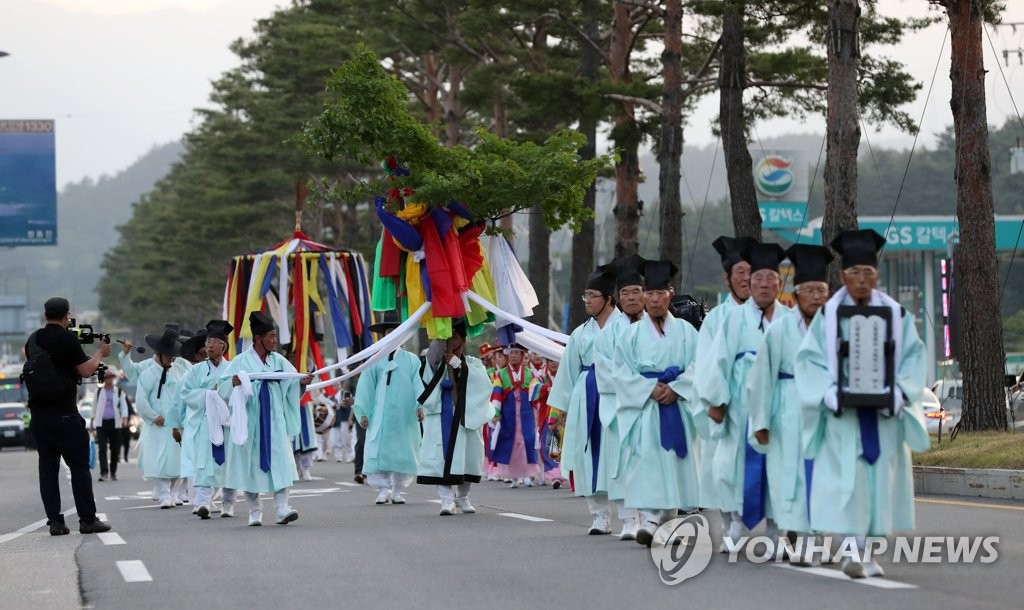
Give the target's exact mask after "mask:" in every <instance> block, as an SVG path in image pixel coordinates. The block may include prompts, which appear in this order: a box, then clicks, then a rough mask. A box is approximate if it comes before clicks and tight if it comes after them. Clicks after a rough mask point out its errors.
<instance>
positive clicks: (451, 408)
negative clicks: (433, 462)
mask: <svg viewBox="0 0 1024 610" xmlns="http://www.w3.org/2000/svg"><path fill="white" fill-rule="evenodd" d="M453 417H455V402H454V401H453V400H452V381H451V379H442V380H441V444H442V445H444V454H445V455H448V440H449V439H448V437H449V436H451V429H452V418H453Z"/></svg>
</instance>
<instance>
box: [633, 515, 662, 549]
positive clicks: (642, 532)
mask: <svg viewBox="0 0 1024 610" xmlns="http://www.w3.org/2000/svg"><path fill="white" fill-rule="evenodd" d="M656 531H658V524H657V523H655V522H654V521H647V522H645V523H644V524H643V525H642V526H640V527H639V528H638V529H637V530H636V541H637V542H638V543H640V544H642V545H644V546H646V547H648V548H650V546H651V543H652V542H654V533H655V532H656Z"/></svg>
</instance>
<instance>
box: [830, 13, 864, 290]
mask: <svg viewBox="0 0 1024 610" xmlns="http://www.w3.org/2000/svg"><path fill="white" fill-rule="evenodd" d="M859 20H860V3H859V1H858V0H828V37H827V39H826V41H827V44H828V112H827V113H826V117H825V133H826V142H827V144H826V146H827V149H826V151H825V216H824V218H823V219H822V224H821V235H822V240H824V242H825V244H829V243H831V242H832V239H833V238H835V236H836V235H838V234H840V233H842V232H843V231H846V230H848V229H856V228H857V149H858V147H860V105H859V104H858V102H857V66H858V64H859V62H860V42H859V27H860V26H859ZM839 268H840V267H839V258H838V257H836V260H835V261H833V262H832V264H831V265H829V269H828V280H829V282H828V283H829V287H830V288H832V289H836V288H838V287H839Z"/></svg>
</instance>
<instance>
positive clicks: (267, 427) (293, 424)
mask: <svg viewBox="0 0 1024 610" xmlns="http://www.w3.org/2000/svg"><path fill="white" fill-rule="evenodd" d="M249 327H250V329H251V334H252V346H251V347H250V348H249V349H247V350H245V351H244V352H242V353H241V354H239V355H238V356H237V357H236V358H235V359H234V360H232V361H231V362H230V363H229V364H228V368H227V370H226V371H225V372H224V375H223V376H222V377H221V380H220V383H219V384H218V392H219V393H220V396H221V398H222V399H224V400H225V401H226V402H228V403H229V404H230V405H231V409H232V413H231V418H232V423H231V427H232V430H231V437H232V442H233V443H235V445H236V446H235V447H232V448H231V451H230V456H231V459H230V460H229V461H228V462H227V473H226V475H225V477H224V486H225V487H228V488H231V489H238V490H243V491H245V500H246V503H247V504H248V506H249V525H251V526H259V525H263V504H262V500H261V498H260V494H261V493H273V494H274V505H275V507H276V509H277V514H276V519H275V521H276V523H278V524H279V525H285V524H287V523H291V522H292V521H295V520H296V519H298V518H299V513H298V511H296V510H295V509H293V508H292V507H291V506H289V505H288V490H289V488H290V487H291V486H292V485H293V484H294V483H295V481H296V480H298V473H297V472H296V470H295V459H294V458H293V457H292V437H293V436H295V435H296V434H298V433H299V430H300V423H299V408H298V407H299V399H300V398H301V396H302V391H303V390H302V388H303V386H305V385H308V384H309V383H311V382H312V381H313V376H312V375H302V374H300V373H298V372H297V371H296V370H295V367H294V366H292V364H291V363H290V362H288V359H287V358H285V357H284V356H282V355H281V354H278V353H277V352H275V351H274V349H275V348H277V327H276V326H275V325H274V321H273V320H271V319H270V318H269V317H267V316H266V315H265V314H264V313H262V312H259V311H254V312H252V313H251V314H249ZM255 373H258V374H264V375H266V374H270V375H269V378H264V379H253V380H251V381H250V380H249V377H248V376H249V375H252V374H255ZM243 376H244V378H245V380H246V381H248V382H250V383H248V384H246V383H244V382H243V381H242V377H243ZM234 388H239V389H238V390H237V391H238V392H240V393H241V394H240V395H237V398H238V401H237V402H232V396H231V395H232V393H233V391H235V390H233V389H234ZM240 421H244V426H243V425H241V424H240Z"/></svg>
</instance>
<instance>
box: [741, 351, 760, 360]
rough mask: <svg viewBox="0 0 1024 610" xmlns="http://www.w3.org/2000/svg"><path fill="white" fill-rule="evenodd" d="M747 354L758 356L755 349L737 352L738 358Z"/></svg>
mask: <svg viewBox="0 0 1024 610" xmlns="http://www.w3.org/2000/svg"><path fill="white" fill-rule="evenodd" d="M747 354H750V355H751V356H756V355H757V352H756V351H754V350H751V351H747V352H740V353H738V354H736V360H739V359H740V358H742V357H744V356H746V355H747Z"/></svg>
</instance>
